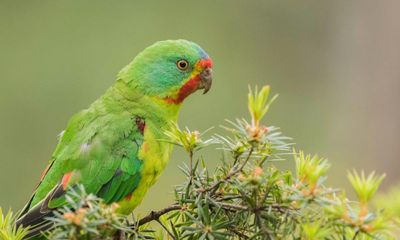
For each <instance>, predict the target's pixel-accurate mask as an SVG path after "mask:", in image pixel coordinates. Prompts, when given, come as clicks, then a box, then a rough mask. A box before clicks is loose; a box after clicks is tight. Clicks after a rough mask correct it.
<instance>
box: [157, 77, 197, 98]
mask: <svg viewBox="0 0 400 240" xmlns="http://www.w3.org/2000/svg"><path fill="white" fill-rule="evenodd" d="M200 81H201V78H200V75H196V76H194V77H192V78H191V79H189V81H187V83H185V85H183V86H182V87H181V88H180V89H179V92H178V95H177V97H176V98H171V97H167V98H165V100H166V101H167V102H168V103H173V104H179V103H181V102H182V101H183V100H185V98H186V97H187V96H189V95H190V94H192V93H194V92H195V91H196V90H197V88H198V87H199V84H200Z"/></svg>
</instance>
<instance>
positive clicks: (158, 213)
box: [138, 204, 181, 226]
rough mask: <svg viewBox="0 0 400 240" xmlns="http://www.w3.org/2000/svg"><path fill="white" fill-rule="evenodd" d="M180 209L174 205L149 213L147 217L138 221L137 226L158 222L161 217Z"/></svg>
mask: <svg viewBox="0 0 400 240" xmlns="http://www.w3.org/2000/svg"><path fill="white" fill-rule="evenodd" d="M180 209H181V206H179V205H178V204H174V205H171V206H169V207H166V208H164V209H161V210H159V211H151V212H150V213H149V214H148V215H147V216H145V217H144V218H142V219H140V220H139V223H138V226H142V225H143V224H146V223H148V222H151V221H155V220H158V219H159V218H160V217H161V216H162V215H164V214H167V213H169V212H171V211H175V210H180Z"/></svg>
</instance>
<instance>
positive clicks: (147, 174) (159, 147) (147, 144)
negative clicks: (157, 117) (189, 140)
mask: <svg viewBox="0 0 400 240" xmlns="http://www.w3.org/2000/svg"><path fill="white" fill-rule="evenodd" d="M157 131H159V128H158V129H156V128H155V126H152V124H151V123H148V122H146V127H145V129H144V131H143V137H144V140H143V144H142V146H141V147H140V149H139V159H141V160H142V161H143V167H142V169H141V171H140V175H141V180H140V183H139V185H138V187H137V188H136V189H135V190H134V192H133V193H132V194H131V195H130V196H129V197H127V198H125V199H123V200H122V201H120V202H118V204H119V206H120V207H119V212H120V213H122V214H129V213H131V212H132V211H133V209H135V208H136V207H137V206H138V205H139V204H140V203H141V201H142V200H143V198H144V196H145V194H146V193H147V191H148V189H149V188H150V187H151V186H152V185H153V184H154V183H155V182H156V181H157V179H158V178H159V176H160V175H161V173H162V171H163V170H164V169H165V166H166V164H167V163H168V161H169V158H170V155H171V152H172V144H169V143H166V142H163V141H160V136H159V134H156V133H157Z"/></svg>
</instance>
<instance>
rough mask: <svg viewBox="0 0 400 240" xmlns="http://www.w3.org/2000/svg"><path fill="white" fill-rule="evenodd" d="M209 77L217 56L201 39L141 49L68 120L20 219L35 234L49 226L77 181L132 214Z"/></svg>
mask: <svg viewBox="0 0 400 240" xmlns="http://www.w3.org/2000/svg"><path fill="white" fill-rule="evenodd" d="M211 83H212V60H211V58H210V57H209V56H208V54H207V53H206V52H205V51H204V50H203V49H202V48H201V47H200V46H199V45H197V44H196V43H193V42H190V41H187V40H166V41H160V42H156V43H155V44H153V45H151V46H150V47H148V48H146V49H144V50H143V51H142V52H141V53H139V54H138V55H137V56H136V57H135V58H134V59H133V61H132V62H131V63H129V64H128V65H127V66H126V67H124V68H123V69H122V70H121V71H120V72H119V74H118V75H117V79H116V82H115V83H114V85H113V86H111V87H110V88H109V89H108V90H107V91H106V93H105V94H104V95H103V96H101V97H100V98H99V99H97V100H96V101H95V102H94V103H92V104H91V106H90V107H89V108H87V109H85V110H83V111H81V112H78V113H77V114H75V115H74V116H73V117H72V118H71V119H70V120H69V122H68V124H67V127H66V129H65V131H63V132H62V133H61V134H60V138H59V142H58V145H57V146H56V148H55V151H54V153H53V155H52V157H51V160H50V162H49V165H48V166H47V167H46V169H45V170H44V172H43V173H42V177H41V179H40V182H39V184H38V186H37V187H36V189H35V191H34V193H33V195H32V197H31V198H30V200H29V201H28V203H27V204H26V206H25V207H24V209H23V210H22V212H21V215H20V218H19V219H18V221H17V225H18V226H31V227H32V228H31V231H30V234H29V235H30V236H34V235H37V234H39V233H40V231H43V230H45V229H46V228H48V227H49V224H47V223H46V218H47V217H49V216H51V215H52V212H53V211H54V210H56V209H57V208H59V207H61V206H63V204H65V200H64V195H65V192H66V189H67V188H68V187H71V186H72V187H73V186H76V185H77V184H81V185H83V186H84V187H85V189H86V191H87V192H88V193H93V194H95V195H97V196H98V197H100V198H102V199H104V202H105V203H107V204H110V203H117V204H118V205H119V208H118V211H119V212H120V213H121V214H129V213H131V212H132V211H133V209H134V208H135V207H136V206H137V205H138V204H140V202H141V201H142V199H143V197H144V196H145V194H146V192H147V190H148V189H149V188H150V187H151V186H152V185H153V184H154V183H155V181H156V180H157V179H158V177H159V176H160V173H161V172H162V171H163V170H164V168H165V166H166V164H167V162H168V160H169V157H170V153H171V151H172V145H171V144H169V143H167V142H164V141H160V139H162V138H163V137H164V135H163V133H164V132H165V131H166V130H168V128H169V126H170V124H171V122H172V123H174V122H175V123H176V122H177V118H178V113H179V110H180V108H181V105H182V102H183V101H184V99H185V98H186V97H188V96H189V95H190V94H192V93H194V92H195V91H196V90H198V89H203V90H204V93H206V92H208V91H209V89H210V87H211Z"/></svg>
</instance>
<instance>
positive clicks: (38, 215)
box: [15, 184, 65, 239]
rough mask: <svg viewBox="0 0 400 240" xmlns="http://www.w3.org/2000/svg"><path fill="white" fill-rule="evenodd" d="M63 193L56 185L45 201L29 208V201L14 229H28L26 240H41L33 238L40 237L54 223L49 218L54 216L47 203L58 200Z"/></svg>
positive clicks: (60, 186)
mask: <svg viewBox="0 0 400 240" xmlns="http://www.w3.org/2000/svg"><path fill="white" fill-rule="evenodd" d="M64 193H65V191H64V188H63V187H62V185H61V184H58V185H57V186H56V187H55V188H54V189H53V190H52V191H51V192H50V193H49V194H48V195H47V197H46V198H45V199H43V200H42V201H41V202H39V203H38V204H36V205H35V206H33V207H32V208H31V206H30V204H31V202H32V199H33V197H34V195H33V196H32V198H31V200H30V201H29V203H28V204H27V206H25V208H24V209H23V210H22V212H21V214H20V216H19V218H18V219H17V221H16V223H15V224H16V227H17V228H18V227H28V228H29V229H28V234H27V236H26V239H41V238H33V237H37V236H40V235H42V233H43V232H45V231H46V230H48V229H50V228H52V227H53V225H54V223H53V222H51V221H50V220H49V218H51V217H53V216H54V212H53V211H54V210H55V209H51V208H49V207H48V205H49V201H50V200H51V199H54V198H58V197H60V196H62V195H63V194H64Z"/></svg>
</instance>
